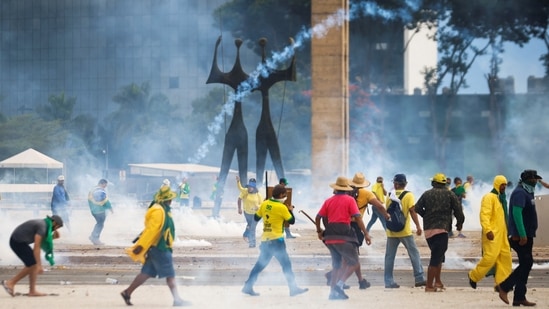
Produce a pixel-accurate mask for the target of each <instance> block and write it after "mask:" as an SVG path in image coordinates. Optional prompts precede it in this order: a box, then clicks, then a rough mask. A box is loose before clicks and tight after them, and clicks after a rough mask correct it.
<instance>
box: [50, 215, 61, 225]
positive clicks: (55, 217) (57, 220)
mask: <svg viewBox="0 0 549 309" xmlns="http://www.w3.org/2000/svg"><path fill="white" fill-rule="evenodd" d="M48 218H50V219H51V220H52V221H53V222H55V223H57V225H59V226H60V227H61V226H63V219H61V217H59V216H58V215H53V216H48Z"/></svg>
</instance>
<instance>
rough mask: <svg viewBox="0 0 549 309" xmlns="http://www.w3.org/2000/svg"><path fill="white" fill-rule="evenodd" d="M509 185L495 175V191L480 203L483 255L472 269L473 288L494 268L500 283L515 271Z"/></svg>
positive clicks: (495, 276)
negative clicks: (509, 223) (512, 255)
mask: <svg viewBox="0 0 549 309" xmlns="http://www.w3.org/2000/svg"><path fill="white" fill-rule="evenodd" d="M506 187H507V179H506V178H505V176H503V175H497V176H496V177H494V187H493V188H492V191H490V192H489V193H487V194H485V195H484V196H483V197H482V200H481V203H480V226H481V227H482V239H481V241H482V258H481V259H480V261H479V262H478V263H477V265H476V266H475V268H473V269H472V270H471V271H470V272H469V284H470V285H471V287H472V288H473V289H476V288H477V282H479V281H480V280H482V279H483V278H484V277H486V274H488V272H489V271H490V270H491V269H492V268H494V267H495V275H494V281H495V283H496V286H497V285H498V284H500V283H501V282H502V281H503V280H505V279H506V278H507V277H508V276H509V275H510V274H511V269H512V262H513V260H512V257H511V247H510V246H509V240H508V239H507V197H506V196H505V189H506ZM504 301H505V300H504Z"/></svg>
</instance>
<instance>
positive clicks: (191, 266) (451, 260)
mask: <svg viewBox="0 0 549 309" xmlns="http://www.w3.org/2000/svg"><path fill="white" fill-rule="evenodd" d="M208 212H209V210H207V209H205V210H194V211H190V210H185V211H182V212H175V213H174V215H175V219H176V224H177V225H176V228H177V231H178V232H179V235H181V236H179V241H178V242H177V243H176V247H175V249H174V259H175V265H176V270H177V281H178V284H179V287H180V293H181V295H182V297H183V298H184V299H186V300H189V301H191V302H192V303H193V306H194V307H196V308H227V307H239V308H252V307H254V308H257V307H258V306H261V307H263V308H275V307H277V308H278V307H280V306H292V307H297V308H301V307H303V308H305V307H307V308H323V307H328V306H330V307H331V306H333V305H334V304H336V303H337V304H341V305H344V306H345V307H346V308H355V307H356V308H358V307H361V308H362V307H364V306H372V307H374V306H384V307H387V308H396V307H408V308H434V307H437V308H455V307H464V306H465V305H469V304H471V305H474V306H480V307H482V308H491V307H503V306H506V305H505V304H504V303H503V302H501V301H500V300H499V298H498V295H497V294H496V293H494V292H493V279H492V278H487V279H486V280H483V281H482V282H480V284H479V288H478V289H477V290H473V289H471V288H470V287H469V286H468V284H467V271H468V270H469V269H471V268H472V267H473V266H474V264H475V263H476V261H477V260H478V256H479V254H480V243H479V238H478V235H479V233H480V232H479V231H475V230H471V231H467V232H466V233H465V234H466V236H467V238H455V239H451V240H450V248H449V250H448V254H447V261H446V264H445V265H444V273H443V280H444V281H445V284H446V286H447V289H446V291H445V292H442V293H425V292H424V291H423V289H421V288H414V287H412V285H413V278H412V274H411V267H410V263H409V261H408V259H407V255H406V252H405V250H404V249H403V248H400V249H399V251H398V256H397V262H396V268H397V270H396V272H395V278H396V279H397V282H398V283H400V284H401V288H400V289H385V288H384V284H383V254H384V246H385V236H384V233H383V232H382V231H379V230H376V231H374V232H373V244H372V245H371V246H364V247H362V248H361V264H362V272H363V274H364V275H365V277H366V278H367V279H368V280H369V281H370V282H371V283H372V287H371V288H369V289H366V290H359V289H358V287H357V282H356V278H355V277H351V278H350V279H349V281H348V283H349V285H351V289H350V290H349V291H348V294H349V296H350V299H349V300H346V301H329V300H328V292H329V289H328V287H326V285H325V283H326V282H325V279H324V277H323V276H324V273H325V272H326V271H328V270H329V269H330V258H329V255H328V252H327V250H326V248H325V247H324V246H323V245H322V243H321V242H320V241H319V240H317V239H316V233H315V232H314V228H313V226H312V224H311V223H310V222H308V221H307V219H306V218H304V217H299V221H298V223H297V224H296V226H294V227H292V231H293V232H294V233H296V234H298V235H299V236H300V237H298V238H296V239H289V240H287V247H288V251H289V253H290V256H291V258H292V263H293V268H294V271H295V273H296V277H297V280H298V283H299V284H300V285H301V286H303V287H308V288H309V289H310V291H309V292H308V293H306V294H303V295H299V296H296V297H289V296H288V290H287V288H286V286H285V281H284V277H283V275H282V274H281V273H280V266H279V265H278V264H277V262H276V261H275V260H273V261H272V262H271V265H269V267H268V268H267V269H266V270H265V271H264V273H262V274H261V275H260V278H259V280H258V283H257V285H256V287H255V289H256V291H257V292H260V293H261V296H259V297H250V296H248V295H244V294H242V293H241V292H240V289H241V286H242V283H243V282H244V281H245V280H246V277H247V275H248V273H249V270H250V269H251V268H252V266H253V263H254V262H255V260H256V258H257V255H258V250H257V249H256V248H255V249H254V248H248V246H247V243H245V242H244V241H243V239H242V238H241V236H240V235H241V233H242V230H243V227H244V223H243V219H242V218H241V217H239V216H238V215H237V214H235V213H233V211H232V210H230V211H229V210H225V211H224V213H226V217H225V218H223V219H221V220H213V219H211V218H208V217H207V214H208ZM235 212H236V211H235ZM312 213H314V212H313V211H311V214H312ZM142 215H143V210H142V209H118V210H117V212H115V214H114V215H112V216H110V217H109V218H108V220H107V225H106V228H105V231H104V236H103V241H104V242H105V243H106V245H104V246H99V247H98V246H93V245H91V244H90V243H89V241H88V240H87V236H88V235H89V231H90V230H91V227H92V225H93V222H91V220H90V217H89V214H88V213H86V212H85V211H80V212H74V213H73V216H72V222H71V223H72V229H71V231H70V232H68V231H64V234H63V237H62V238H61V239H59V241H56V244H55V251H56V261H57V265H56V266H54V267H52V268H50V269H49V271H47V272H46V273H45V274H44V275H42V276H40V277H39V283H38V284H39V288H40V290H41V291H43V292H47V293H57V294H59V295H58V296H48V297H41V298H29V297H24V296H17V297H10V296H9V295H8V294H6V293H3V292H1V291H0V308H35V307H38V306H41V307H43V308H77V307H80V308H120V307H126V305H125V304H124V303H123V301H122V299H121V297H120V295H119V292H120V291H121V290H123V289H124V288H125V286H127V284H129V282H130V281H131V280H132V279H133V277H134V276H135V275H136V274H137V273H138V272H139V265H136V264H134V263H132V262H131V261H130V260H129V258H128V257H127V256H125V255H124V253H123V248H124V247H125V246H129V244H130V243H131V239H133V237H134V236H135V235H136V234H137V233H138V232H139V231H140V229H141V227H142V220H143V217H142ZM9 219H13V220H11V221H10V220H9ZM20 219H21V218H20V215H11V216H10V218H6V222H8V223H7V225H8V226H7V227H6V226H4V228H5V230H11V229H12V226H10V222H12V221H13V222H18V221H21V220H20ZM14 224H15V223H13V224H11V225H14ZM259 229H260V227H258V231H259ZM6 234H8V233H7V232H5V231H3V230H2V228H0V278H1V279H5V278H9V277H10V276H12V275H13V274H15V273H16V272H17V271H18V270H19V269H20V268H21V266H20V262H19V261H18V260H17V258H15V257H14V256H13V254H12V253H11V251H10V250H9V247H7V246H6V243H7V241H6V240H5V239H4V237H5V236H2V235H6ZM258 235H259V232H258ZM416 241H417V243H418V247H419V249H420V253H421V256H422V259H423V265H424V266H426V265H427V258H428V256H429V252H428V248H427V246H426V243H425V240H424V238H423V237H422V236H421V237H417V238H416ZM548 252H549V250H548V248H544V247H541V248H540V247H536V248H535V250H534V254H535V259H536V265H535V267H534V270H533V271H532V274H531V278H530V279H529V287H530V289H529V294H528V299H529V300H531V301H535V302H537V303H538V304H539V307H541V308H547V307H549V276H548V274H549V267H548V266H547V265H548V263H547V261H548V258H549V254H548ZM107 278H114V279H116V280H118V281H119V284H118V285H111V284H108V283H106V282H105V280H106V279H107ZM26 284H27V282H26V280H24V281H22V282H21V283H20V284H19V285H18V286H17V287H16V291H17V292H21V293H24V292H26V288H27V287H26ZM509 296H510V297H511V298H512V293H511V294H510V295H509ZM132 300H133V302H134V305H135V306H134V307H137V308H163V307H170V306H171V305H172V303H171V297H170V294H169V290H168V289H167V287H166V286H165V285H164V281H163V280H159V279H152V280H149V282H147V283H146V285H144V286H143V287H141V288H139V289H138V290H137V291H136V292H135V294H134V296H133V297H132Z"/></svg>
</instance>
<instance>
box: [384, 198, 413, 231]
mask: <svg viewBox="0 0 549 309" xmlns="http://www.w3.org/2000/svg"><path fill="white" fill-rule="evenodd" d="M406 193H408V191H403V192H402V193H400V195H399V196H398V201H394V200H392V199H391V204H389V207H387V212H388V213H389V215H391V220H387V222H386V223H387V224H386V226H387V229H388V230H389V231H391V232H400V231H402V230H403V229H404V226H405V225H406V216H405V215H404V213H403V212H402V206H401V205H400V201H401V200H402V199H403V198H404V196H405V195H406Z"/></svg>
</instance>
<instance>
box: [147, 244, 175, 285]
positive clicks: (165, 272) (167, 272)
mask: <svg viewBox="0 0 549 309" xmlns="http://www.w3.org/2000/svg"><path fill="white" fill-rule="evenodd" d="M141 273H143V274H146V275H148V276H150V277H153V278H155V277H158V278H173V277H175V270H174V268H173V259H172V252H171V251H169V250H168V251H160V250H158V248H156V247H151V248H150V249H149V251H148V252H147V258H146V259H145V264H143V267H142V268H141Z"/></svg>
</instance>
